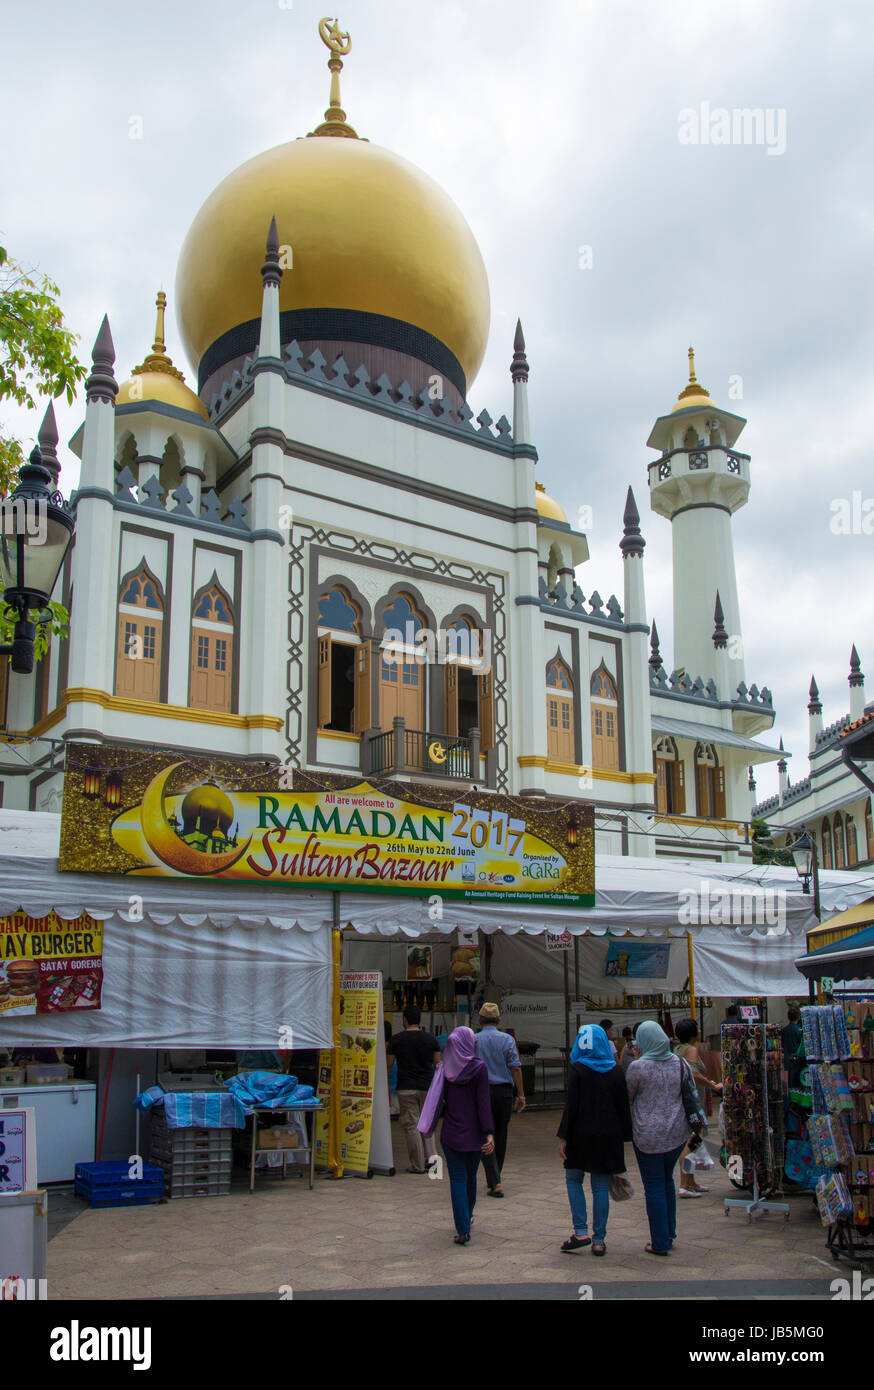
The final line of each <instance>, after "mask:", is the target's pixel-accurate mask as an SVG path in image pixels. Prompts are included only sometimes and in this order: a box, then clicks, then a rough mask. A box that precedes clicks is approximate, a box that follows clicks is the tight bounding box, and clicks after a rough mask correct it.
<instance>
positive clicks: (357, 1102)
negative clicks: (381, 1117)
mask: <svg viewBox="0 0 874 1390" xmlns="http://www.w3.org/2000/svg"><path fill="white" fill-rule="evenodd" d="M381 989H382V976H381V975H380V973H379V971H378V970H377V971H371V972H366V973H351V972H350V973H344V974H341V976H340V1107H341V1108H340V1126H341V1138H340V1153H341V1159H342V1163H343V1167H344V1169H347V1170H348V1171H349V1172H352V1173H366V1172H367V1169H368V1168H369V1167H370V1139H371V1127H372V1124H373V1092H374V1084H375V1081H376V1070H377V1067H376V1064H377V1059H378V1056H379V1049H380V1048H381V1047H383V1040H382V1036H381V1024H380V1002H381ZM383 1051H384V1049H383ZM331 1061H332V1054H331V1052H330V1050H328V1049H325V1050H324V1051H322V1052H320V1053H319V1084H318V1096H319V1099H320V1100H321V1102H322V1108H321V1109H320V1110H317V1111H316V1163H318V1164H322V1165H324V1164H326V1163H327V1161H328V1126H329V1124H330V1093H331V1086H332V1084H333V1081H334V1078H333V1076H332V1067H331Z"/></svg>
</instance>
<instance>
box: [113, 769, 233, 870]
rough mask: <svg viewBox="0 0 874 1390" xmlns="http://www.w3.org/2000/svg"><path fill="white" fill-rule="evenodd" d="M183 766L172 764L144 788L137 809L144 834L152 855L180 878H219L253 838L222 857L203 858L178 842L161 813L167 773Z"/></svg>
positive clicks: (200, 854) (189, 846)
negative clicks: (190, 875)
mask: <svg viewBox="0 0 874 1390" xmlns="http://www.w3.org/2000/svg"><path fill="white" fill-rule="evenodd" d="M182 766H183V764H182V763H173V764H172V766H170V767H165V768H163V769H162V771H161V772H159V773H158V775H157V777H154V778H153V779H152V781H151V782H150V783H149V785H148V787H147V788H146V790H145V793H144V795H143V803H142V806H141V808H140V819H141V823H142V827H143V834H144V836H145V837H146V842H147V844H148V846H149V848H150V849H151V850H152V852H153V853H154V854H157V856H158V858H159V859H160V860H162V861H163V862H164V863H165V864H167V865H168V866H169V867H170V868H171V869H176V870H177V871H178V872H179V873H182V874H192V875H193V874H196V875H198V876H202V875H204V874H209V875H213V874H220V873H221V872H222V870H223V869H229V868H230V867H231V865H232V864H236V862H237V860H238V859H242V857H243V855H244V854H245V853H246V850H247V849H248V848H249V845H250V844H251V842H252V837H251V835H250V836H249V838H248V840H247V841H246V843H245V844H244V845H236V846H235V847H234V848H233V849H231V850H227V851H226V852H225V853H224V854H203V853H202V852H201V851H200V850H199V849H193V848H192V846H191V845H186V843H185V841H184V840H181V839H180V838H179V836H178V835H177V834H176V832H175V830H174V829H173V827H172V826H171V825H170V823H169V821H168V820H167V814H166V811H165V810H164V788H165V786H166V785H167V779H168V778H169V776H170V773H171V772H173V771H175V769H176V768H177V767H182Z"/></svg>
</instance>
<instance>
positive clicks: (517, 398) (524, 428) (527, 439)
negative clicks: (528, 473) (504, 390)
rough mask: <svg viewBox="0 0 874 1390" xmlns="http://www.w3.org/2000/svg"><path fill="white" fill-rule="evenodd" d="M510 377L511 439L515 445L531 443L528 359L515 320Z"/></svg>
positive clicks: (520, 332)
mask: <svg viewBox="0 0 874 1390" xmlns="http://www.w3.org/2000/svg"><path fill="white" fill-rule="evenodd" d="M510 376H511V378H512V381H513V439H514V440H515V442H516V443H517V444H530V443H531V423H530V421H529V418H528V358H527V357H526V356H525V338H524V336H523V334H522V321H521V319H517V320H516V335H515V337H514V338H513V361H512V362H511V363H510Z"/></svg>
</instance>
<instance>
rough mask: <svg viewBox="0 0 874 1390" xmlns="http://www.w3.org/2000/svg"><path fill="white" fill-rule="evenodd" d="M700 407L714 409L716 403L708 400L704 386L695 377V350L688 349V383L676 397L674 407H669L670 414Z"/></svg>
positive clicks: (707, 393) (708, 395) (708, 396)
mask: <svg viewBox="0 0 874 1390" xmlns="http://www.w3.org/2000/svg"><path fill="white" fill-rule="evenodd" d="M700 406H713V408H714V410H715V409H716V402H715V401H713V400H711V399H710V393H709V392H708V390H707V387H706V386H702V385H701V383H700V381H698V380H697V378H696V376H695V349H694V348H690V349H689V382H688V385H686V386H684V388H683V390H682V391H681V392H680V394H679V396H678V397H677V403H676V405H673V406H671V414H672V415H674V414H676V412H677V411H678V410H693V409H695V408H696V407H700Z"/></svg>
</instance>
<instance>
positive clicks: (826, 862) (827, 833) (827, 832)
mask: <svg viewBox="0 0 874 1390" xmlns="http://www.w3.org/2000/svg"><path fill="white" fill-rule="evenodd" d="M822 867H823V868H824V869H831V868H833V867H834V865H833V863H832V832H831V828H830V826H829V823H828V821H827V820H824V821H823V823H822Z"/></svg>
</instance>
